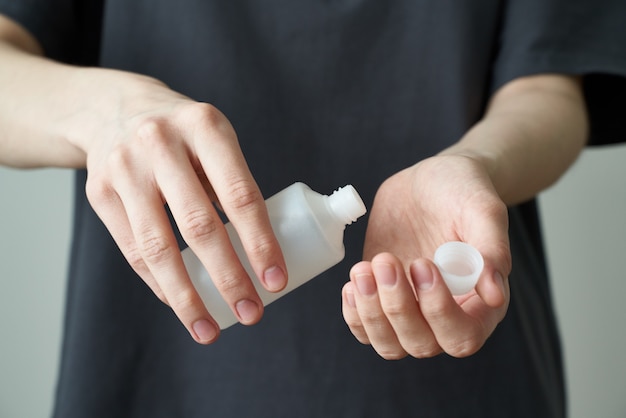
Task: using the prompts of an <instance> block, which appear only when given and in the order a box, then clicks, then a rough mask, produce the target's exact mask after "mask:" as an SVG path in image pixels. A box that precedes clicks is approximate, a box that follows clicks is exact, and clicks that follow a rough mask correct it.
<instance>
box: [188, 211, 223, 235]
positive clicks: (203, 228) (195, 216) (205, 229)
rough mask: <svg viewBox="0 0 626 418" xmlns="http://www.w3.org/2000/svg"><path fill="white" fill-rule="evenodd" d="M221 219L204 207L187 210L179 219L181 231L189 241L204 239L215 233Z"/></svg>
mask: <svg viewBox="0 0 626 418" xmlns="http://www.w3.org/2000/svg"><path fill="white" fill-rule="evenodd" d="M220 224H221V221H219V222H218V220H217V219H216V217H215V216H213V215H212V214H211V213H209V212H208V211H207V210H205V209H198V210H193V211H190V212H188V213H187V214H186V215H185V216H184V218H183V220H182V221H181V225H180V227H181V231H184V234H185V239H186V240H188V241H190V242H200V241H206V240H208V239H209V238H210V237H211V236H213V235H214V234H215V232H216V231H217V229H218V228H219V226H220Z"/></svg>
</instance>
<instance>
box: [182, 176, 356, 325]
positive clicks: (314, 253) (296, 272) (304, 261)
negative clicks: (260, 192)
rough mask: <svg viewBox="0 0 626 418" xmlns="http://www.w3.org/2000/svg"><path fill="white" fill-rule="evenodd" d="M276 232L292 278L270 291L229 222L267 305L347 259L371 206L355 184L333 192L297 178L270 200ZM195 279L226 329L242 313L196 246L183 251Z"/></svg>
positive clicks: (243, 260)
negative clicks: (353, 234) (347, 241)
mask: <svg viewBox="0 0 626 418" xmlns="http://www.w3.org/2000/svg"><path fill="white" fill-rule="evenodd" d="M265 202H266V205H267V210H268V212H269V216H270V222H271V224H272V228H273V230H274V234H275V235H276V238H277V239H278V242H279V244H280V247H281V249H282V251H283V256H284V257H285V263H286V265H287V271H288V276H289V280H288V283H287V286H286V287H285V289H283V290H282V291H280V292H277V293H272V292H268V291H267V290H265V288H263V286H262V285H261V283H260V281H259V279H258V277H257V276H256V275H255V273H254V271H253V270H252V268H251V267H250V262H249V261H248V257H247V256H246V254H245V251H244V249H243V246H242V244H241V241H240V239H239V236H238V235H237V233H236V231H235V228H234V227H233V226H232V224H230V223H227V224H226V225H225V227H226V231H227V232H228V236H229V237H230V240H231V243H232V245H233V247H234V249H235V252H236V253H237V255H238V257H239V259H240V261H241V264H242V265H243V267H244V268H245V269H246V271H247V273H248V275H249V276H250V278H251V279H252V283H253V284H254V287H255V288H256V291H257V292H258V294H259V296H260V298H261V300H262V301H263V305H267V304H269V303H271V302H273V301H275V300H276V299H278V298H280V297H281V296H283V295H285V294H286V293H289V292H290V291H292V290H293V289H295V288H297V287H298V286H300V285H302V284H304V283H306V282H307V281H309V280H310V279H312V278H314V277H316V276H317V275H319V274H320V273H322V272H324V271H325V270H327V269H329V268H330V267H332V266H334V265H335V264H337V263H339V262H340V261H341V260H343V257H344V255H345V249H344V246H343V232H344V230H345V228H346V225H350V224H351V223H352V222H354V221H356V219H357V218H359V217H360V216H362V215H364V214H365V212H366V209H365V205H364V204H363V201H362V200H361V198H360V196H359V194H358V193H357V191H356V190H355V189H354V187H352V186H351V185H348V186H345V187H342V188H340V189H338V190H337V191H335V192H334V193H333V194H331V195H330V196H326V195H322V194H319V193H317V192H314V191H313V190H311V189H310V188H309V187H308V186H307V185H305V184H303V183H294V184H292V185H291V186H289V187H287V188H286V189H284V190H282V191H280V192H279V193H277V194H275V195H274V196H272V197H270V198H269V199H267V200H266V201H265ZM182 256H183V260H184V262H185V266H186V268H187V271H188V272H189V276H190V277H191V281H192V282H193V285H194V287H195V288H196V290H197V291H198V293H199V295H200V297H201V298H202V301H203V302H204V304H205V305H206V307H207V309H208V310H209V313H210V314H211V315H212V316H213V318H214V319H215V320H216V321H217V323H218V324H219V326H220V328H221V329H225V328H228V327H229V326H231V325H233V324H235V323H236V322H237V318H236V317H235V315H234V314H233V312H232V311H231V309H230V307H229V306H228V305H227V304H226V302H225V301H224V299H222V296H221V295H220V293H219V291H218V290H217V288H216V287H215V285H214V284H213V281H212V280H211V278H210V277H209V275H208V273H207V271H206V269H205V268H204V266H203V265H202V263H201V262H200V260H199V259H198V258H197V257H196V255H195V254H194V253H193V252H192V251H191V249H190V248H187V249H185V250H184V251H183V252H182Z"/></svg>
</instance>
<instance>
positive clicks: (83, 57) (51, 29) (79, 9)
mask: <svg viewBox="0 0 626 418" xmlns="http://www.w3.org/2000/svg"><path fill="white" fill-rule="evenodd" d="M103 4H104V0H0V13H1V14H4V15H5V16H7V17H9V18H10V19H12V20H14V21H15V22H17V23H19V24H20V25H21V26H23V27H24V28H25V29H26V30H28V31H29V32H30V33H31V34H32V35H33V36H34V37H35V38H36V39H37V40H38V41H39V43H40V44H41V46H42V48H43V50H44V53H45V54H46V56H48V57H50V58H52V59H55V60H58V61H63V62H68V63H75V64H85V65H87V64H91V65H92V64H95V63H96V62H97V57H98V54H99V44H100V32H101V28H102V24H101V22H102V10H103Z"/></svg>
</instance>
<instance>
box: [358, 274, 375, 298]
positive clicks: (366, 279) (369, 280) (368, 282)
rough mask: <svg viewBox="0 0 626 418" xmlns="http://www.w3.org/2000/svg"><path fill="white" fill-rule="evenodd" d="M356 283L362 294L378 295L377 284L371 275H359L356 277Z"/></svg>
mask: <svg viewBox="0 0 626 418" xmlns="http://www.w3.org/2000/svg"><path fill="white" fill-rule="evenodd" d="M354 281H355V282H356V288H357V290H358V291H359V293H360V294H362V295H365V296H369V295H373V294H375V293H376V282H375V281H374V277H373V276H372V275H371V274H358V275H356V276H354Z"/></svg>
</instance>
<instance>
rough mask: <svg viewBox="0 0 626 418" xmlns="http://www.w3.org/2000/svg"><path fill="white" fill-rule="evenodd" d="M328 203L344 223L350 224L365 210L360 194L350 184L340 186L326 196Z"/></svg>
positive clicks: (363, 213)
mask: <svg viewBox="0 0 626 418" xmlns="http://www.w3.org/2000/svg"><path fill="white" fill-rule="evenodd" d="M328 204H329V206H330V209H331V210H332V212H333V213H334V214H335V216H337V218H339V219H340V220H341V221H342V222H343V223H344V224H345V225H350V224H351V223H352V222H354V221H356V220H357V219H358V218H360V217H361V216H363V215H365V212H367V209H366V208H365V204H364V203H363V200H362V199H361V196H359V194H358V193H357V191H356V189H355V188H354V187H353V186H352V185H350V184H349V185H347V186H345V187H340V188H339V189H337V190H336V191H335V192H334V193H333V194H331V195H330V196H328Z"/></svg>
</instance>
